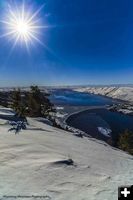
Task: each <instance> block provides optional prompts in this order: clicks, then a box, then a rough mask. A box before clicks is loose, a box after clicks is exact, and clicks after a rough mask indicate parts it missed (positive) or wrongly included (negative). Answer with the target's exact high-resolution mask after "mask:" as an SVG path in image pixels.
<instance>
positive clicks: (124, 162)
mask: <svg viewBox="0 0 133 200" xmlns="http://www.w3.org/2000/svg"><path fill="white" fill-rule="evenodd" d="M28 121H29V124H30V125H29V126H28V129H27V130H25V131H22V132H20V133H19V134H18V135H15V134H14V133H13V132H8V128H9V127H8V125H6V124H5V125H4V123H3V125H1V126H0V199H1V200H4V199H6V198H4V197H3V195H7V196H8V195H9V196H15V195H16V196H18V195H21V196H26V195H27V196H32V195H37V196H41V195H42V196H47V198H46V197H44V198H42V199H47V200H49V199H52V200H68V199H69V200H103V199H105V200H116V199H117V188H118V186H120V185H125V184H126V185H130V184H132V183H133V157H132V156H130V155H128V154H126V153H124V152H122V151H119V150H115V149H113V148H112V147H110V146H108V145H107V144H105V143H104V142H101V141H97V140H95V139H92V138H78V137H76V136H73V135H72V134H71V133H69V132H65V131H63V130H59V129H56V128H54V127H51V126H48V125H45V124H44V123H41V122H38V121H36V120H35V119H28ZM69 159H72V160H73V161H74V165H67V164H65V162H64V160H65V161H67V160H69ZM2 197H3V198H2ZM8 199H11V198H8ZM18 199H19V198H18ZM20 199H24V200H26V199H27V198H22V197H21V198H20ZM28 199H35V198H33V197H32V198H28Z"/></svg>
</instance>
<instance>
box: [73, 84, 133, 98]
mask: <svg viewBox="0 0 133 200" xmlns="http://www.w3.org/2000/svg"><path fill="white" fill-rule="evenodd" d="M75 91H78V92H89V93H93V94H99V95H105V96H108V97H112V98H115V99H121V100H125V101H131V102H133V87H80V88H76V89H75Z"/></svg>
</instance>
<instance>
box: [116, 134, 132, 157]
mask: <svg viewBox="0 0 133 200" xmlns="http://www.w3.org/2000/svg"><path fill="white" fill-rule="evenodd" d="M118 147H119V148H120V149H122V150H123V151H127V152H129V153H130V154H132V155H133V133H132V132H130V131H128V130H126V131H125V132H124V133H123V134H121V135H120V137H119V141H118Z"/></svg>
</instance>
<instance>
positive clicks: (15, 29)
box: [0, 3, 47, 47]
mask: <svg viewBox="0 0 133 200" xmlns="http://www.w3.org/2000/svg"><path fill="white" fill-rule="evenodd" d="M42 8H43V6H41V7H40V8H39V9H38V10H36V11H35V12H31V11H29V10H28V9H26V6H25V4H24V3H23V4H22V6H21V7H16V8H15V9H14V8H12V7H11V6H9V9H8V15H7V16H6V17H5V19H4V20H2V21H1V22H2V23H3V24H4V27H5V33H4V34H3V35H1V36H0V37H1V38H2V37H8V38H9V39H13V40H14V45H13V47H15V46H16V44H17V43H18V42H19V41H22V42H25V44H26V46H27V47H28V44H29V43H33V41H36V42H38V43H40V44H43V43H42V41H41V40H40V39H39V34H40V32H42V31H41V30H42V28H43V29H44V28H47V26H42V25H41V24H40V21H39V18H38V15H39V12H40V11H41V9H42Z"/></svg>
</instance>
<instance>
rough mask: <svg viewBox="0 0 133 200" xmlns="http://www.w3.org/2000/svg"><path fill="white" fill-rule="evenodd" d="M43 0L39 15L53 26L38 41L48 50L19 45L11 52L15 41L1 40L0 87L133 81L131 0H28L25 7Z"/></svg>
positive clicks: (2, 4) (1, 2) (1, 4)
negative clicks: (28, 49)
mask: <svg viewBox="0 0 133 200" xmlns="http://www.w3.org/2000/svg"><path fill="white" fill-rule="evenodd" d="M7 2H8V3H9V2H10V3H11V4H12V3H13V0H0V9H1V11H2V12H1V14H0V17H1V18H3V16H4V15H5V13H6V12H7ZM17 2H19V3H20V2H21V0H18V1H17V0H16V3H17ZM44 2H45V6H44V8H43V9H42V10H41V12H40V13H39V16H38V17H39V18H41V23H42V24H43V25H45V24H46V25H49V26H53V25H54V27H49V28H48V29H41V38H40V40H41V41H42V42H43V43H44V44H45V45H46V46H47V47H48V48H49V49H50V51H47V50H46V48H44V47H43V46H41V45H40V44H37V43H36V42H35V43H34V46H30V54H29V53H28V52H27V50H26V48H25V46H24V45H23V44H21V43H17V45H16V47H15V48H14V50H13V52H12V53H11V54H10V50H11V48H12V45H13V41H9V38H7V37H6V38H0V86H15V85H16V86H19V85H31V84H38V85H73V84H113V83H122V84H123V83H133V1H132V0H37V1H35V0H26V4H27V5H26V6H27V10H28V8H29V9H31V7H32V8H33V10H36V9H38V8H39V7H40V6H41V5H42V4H43V3H44ZM0 28H1V29H2V24H1V25H0ZM2 31H3V30H2ZM2 31H1V30H0V33H2ZM9 54H10V55H9Z"/></svg>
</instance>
